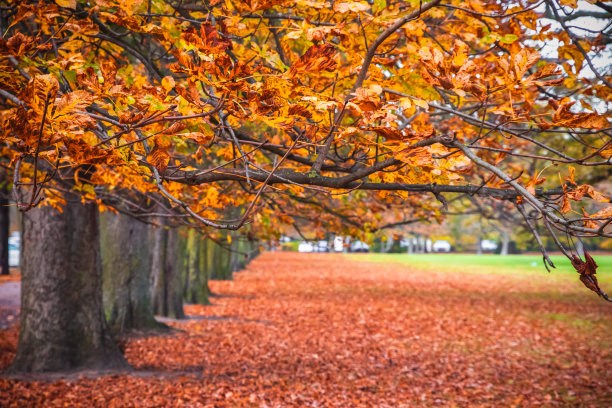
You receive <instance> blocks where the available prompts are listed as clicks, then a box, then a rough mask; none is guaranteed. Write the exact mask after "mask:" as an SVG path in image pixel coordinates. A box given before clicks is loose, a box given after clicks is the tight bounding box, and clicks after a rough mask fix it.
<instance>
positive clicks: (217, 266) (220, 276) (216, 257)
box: [211, 242, 232, 280]
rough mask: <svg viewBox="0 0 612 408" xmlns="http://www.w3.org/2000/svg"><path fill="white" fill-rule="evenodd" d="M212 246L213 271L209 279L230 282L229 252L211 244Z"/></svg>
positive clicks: (215, 244)
mask: <svg viewBox="0 0 612 408" xmlns="http://www.w3.org/2000/svg"><path fill="white" fill-rule="evenodd" d="M213 245H214V249H213V270H212V275H211V279H215V280H231V279H232V269H231V265H230V261H231V257H230V251H228V250H227V249H225V248H224V247H222V246H221V245H219V244H217V243H215V242H213Z"/></svg>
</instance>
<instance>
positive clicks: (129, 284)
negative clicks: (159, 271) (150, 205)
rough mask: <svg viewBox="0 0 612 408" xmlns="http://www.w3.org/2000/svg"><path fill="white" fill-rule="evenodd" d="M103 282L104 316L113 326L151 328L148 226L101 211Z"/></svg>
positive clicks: (116, 328)
mask: <svg viewBox="0 0 612 408" xmlns="http://www.w3.org/2000/svg"><path fill="white" fill-rule="evenodd" d="M100 227H101V228H100V246H101V249H102V283H103V294H104V309H105V311H106V319H107V321H108V324H109V325H110V326H111V328H112V329H114V330H117V331H125V330H130V329H154V328H159V327H160V325H159V324H158V323H157V321H156V320H155V316H154V315H153V304H152V302H151V295H150V289H149V275H150V271H151V259H152V258H151V249H150V247H149V240H148V233H149V231H148V229H149V228H148V226H147V225H146V224H144V223H142V222H140V221H138V220H135V219H133V218H130V217H128V216H125V215H122V214H114V213H111V212H104V213H102V214H100Z"/></svg>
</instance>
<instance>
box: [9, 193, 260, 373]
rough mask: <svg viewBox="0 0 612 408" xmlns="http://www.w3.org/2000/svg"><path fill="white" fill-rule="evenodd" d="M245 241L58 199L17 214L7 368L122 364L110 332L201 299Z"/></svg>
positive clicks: (238, 263)
mask: <svg viewBox="0 0 612 408" xmlns="http://www.w3.org/2000/svg"><path fill="white" fill-rule="evenodd" d="M256 251H257V245H256V244H255V243H253V242H248V241H244V240H239V239H236V237H235V238H234V239H232V240H231V244H229V243H228V244H227V245H223V246H222V245H219V244H218V243H216V242H214V241H213V240H211V239H204V238H203V237H202V236H201V235H200V234H199V233H198V232H197V231H195V230H193V229H192V230H179V229H177V228H170V227H167V226H166V227H152V226H149V225H147V224H144V223H142V222H140V221H137V220H135V219H132V218H130V217H127V216H124V215H120V214H114V213H109V212H105V213H103V214H101V215H100V214H99V212H98V209H97V206H96V205H93V204H83V203H81V200H80V198H77V197H74V199H73V200H70V199H69V200H68V203H67V204H66V205H65V206H64V207H63V211H61V212H60V211H57V210H56V209H53V208H51V207H40V208H35V209H32V210H30V211H28V212H27V213H25V214H24V217H23V235H22V260H23V261H22V266H21V273H22V295H21V326H20V334H19V335H20V337H19V344H18V349H17V356H16V357H15V360H14V362H13V364H12V366H11V369H10V370H11V371H12V372H20V373H24V372H49V371H55V372H57V371H72V370H80V369H98V370H99V369H104V370H116V369H129V365H128V364H127V362H126V360H125V359H124V358H123V356H122V354H121V352H120V351H119V349H118V347H117V346H116V345H115V343H114V341H113V339H112V337H111V330H112V331H113V332H115V333H120V332H125V331H128V330H132V329H155V328H160V324H159V323H158V322H157V321H156V320H155V317H154V315H155V314H159V315H163V316H168V317H174V318H182V317H184V312H183V301H184V300H186V301H187V302H193V303H202V304H207V303H208V302H209V296H210V295H211V294H210V290H209V288H208V280H209V279H231V278H232V273H233V272H234V271H237V270H239V269H241V268H242V267H244V266H245V264H246V262H248V260H250V259H251V258H252V257H254V255H256Z"/></svg>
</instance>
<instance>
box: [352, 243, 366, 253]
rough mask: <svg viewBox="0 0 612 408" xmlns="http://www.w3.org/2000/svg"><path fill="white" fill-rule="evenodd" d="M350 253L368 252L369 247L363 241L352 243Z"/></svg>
mask: <svg viewBox="0 0 612 408" xmlns="http://www.w3.org/2000/svg"><path fill="white" fill-rule="evenodd" d="M351 252H370V246H369V245H368V244H366V243H365V242H363V241H359V240H357V241H353V242H352V243H351Z"/></svg>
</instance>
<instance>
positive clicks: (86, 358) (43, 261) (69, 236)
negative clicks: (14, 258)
mask: <svg viewBox="0 0 612 408" xmlns="http://www.w3.org/2000/svg"><path fill="white" fill-rule="evenodd" d="M23 224H24V225H23V231H24V234H23V238H22V240H23V243H22V247H23V250H24V256H23V265H22V267H21V273H22V275H21V277H22V289H21V290H22V292H21V327H20V332H19V345H18V348H17V356H16V357H15V360H14V361H13V364H12V366H11V369H10V371H12V372H49V371H55V372H57V371H72V370H78V369H103V370H104V369H128V368H129V365H128V363H127V362H126V360H125V359H124V358H123V356H122V354H121V352H120V351H119V349H118V347H117V346H116V345H115V343H114V342H113V340H112V339H111V336H110V334H109V329H108V325H107V324H106V321H105V319H104V310H103V307H102V268H101V260H100V245H99V230H98V209H97V207H96V206H95V205H91V204H87V205H84V204H81V202H80V200H78V199H76V200H75V201H71V199H70V198H69V202H68V204H67V205H66V206H65V207H64V210H63V212H59V211H57V210H55V209H53V208H51V207H41V208H35V209H32V210H30V211H29V212H28V213H26V214H25V215H24V217H23Z"/></svg>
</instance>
